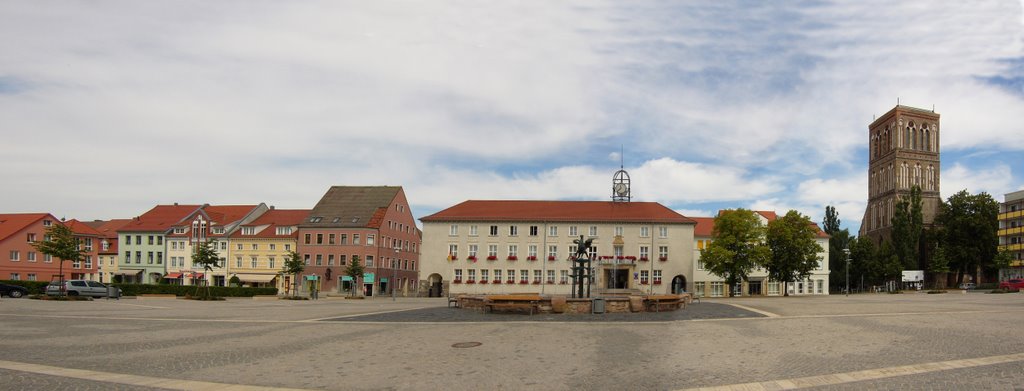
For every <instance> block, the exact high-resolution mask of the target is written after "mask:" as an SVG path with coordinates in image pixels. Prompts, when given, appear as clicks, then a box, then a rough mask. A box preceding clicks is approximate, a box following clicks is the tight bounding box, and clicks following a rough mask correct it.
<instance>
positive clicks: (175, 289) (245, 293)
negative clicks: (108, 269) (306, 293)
mask: <svg viewBox="0 0 1024 391" xmlns="http://www.w3.org/2000/svg"><path fill="white" fill-rule="evenodd" d="M111 285H113V286H116V287H118V288H121V295H123V296H138V295H146V294H162V295H175V296H186V295H188V296H191V295H195V294H196V288H197V287H196V286H195V285H162V284H161V285H153V284H111ZM198 288H199V289H202V290H203V291H205V290H206V287H198ZM210 295H213V296H222V297H253V296H258V295H277V288H236V287H228V286H211V287H210Z"/></svg>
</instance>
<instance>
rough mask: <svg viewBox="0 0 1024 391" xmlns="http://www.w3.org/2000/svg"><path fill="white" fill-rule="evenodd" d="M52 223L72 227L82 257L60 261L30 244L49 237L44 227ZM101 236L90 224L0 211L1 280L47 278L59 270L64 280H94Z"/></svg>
mask: <svg viewBox="0 0 1024 391" xmlns="http://www.w3.org/2000/svg"><path fill="white" fill-rule="evenodd" d="M54 224H63V225H66V226H68V227H69V228H71V230H72V232H74V235H75V237H76V238H77V239H78V242H79V243H80V246H81V248H82V250H83V251H84V257H83V258H82V259H81V260H77V261H73V262H64V263H63V264H62V263H61V262H60V261H59V260H54V259H53V258H52V257H51V256H49V255H45V254H41V253H39V252H38V250H36V249H35V247H33V244H34V243H36V242H38V241H42V240H46V239H48V238H47V234H46V229H47V228H49V227H51V226H53V225H54ZM101 239H102V235H101V234H100V232H98V231H96V230H95V229H93V228H92V227H91V226H90V225H87V224H85V223H82V222H80V221H78V220H69V221H61V220H59V219H57V218H56V217H54V216H53V215H52V214H50V213H9V214H0V279H4V280H28V281H49V280H51V279H54V278H59V276H60V275H61V273H63V274H64V278H65V279H70V278H74V279H95V278H96V276H97V270H98V266H99V265H98V262H99V251H100V249H101Z"/></svg>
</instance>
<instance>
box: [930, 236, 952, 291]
mask: <svg viewBox="0 0 1024 391" xmlns="http://www.w3.org/2000/svg"><path fill="white" fill-rule="evenodd" d="M928 272H929V273H935V274H941V275H945V273H949V258H947V257H946V250H944V249H943V248H942V246H936V247H935V250H934V252H932V256H931V259H929V260H928ZM932 288H935V289H940V288H943V286H940V285H939V279H938V278H936V279H935V281H934V282H933V283H932Z"/></svg>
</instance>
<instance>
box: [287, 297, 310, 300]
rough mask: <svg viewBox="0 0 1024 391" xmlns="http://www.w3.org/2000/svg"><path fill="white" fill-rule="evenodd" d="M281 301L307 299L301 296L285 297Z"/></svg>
mask: <svg viewBox="0 0 1024 391" xmlns="http://www.w3.org/2000/svg"><path fill="white" fill-rule="evenodd" d="M281 300H309V298H308V297H303V296H285V297H282V298H281Z"/></svg>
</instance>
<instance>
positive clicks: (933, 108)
mask: <svg viewBox="0 0 1024 391" xmlns="http://www.w3.org/2000/svg"><path fill="white" fill-rule="evenodd" d="M932 112H933V113H934V112H935V104H934V103H932Z"/></svg>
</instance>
